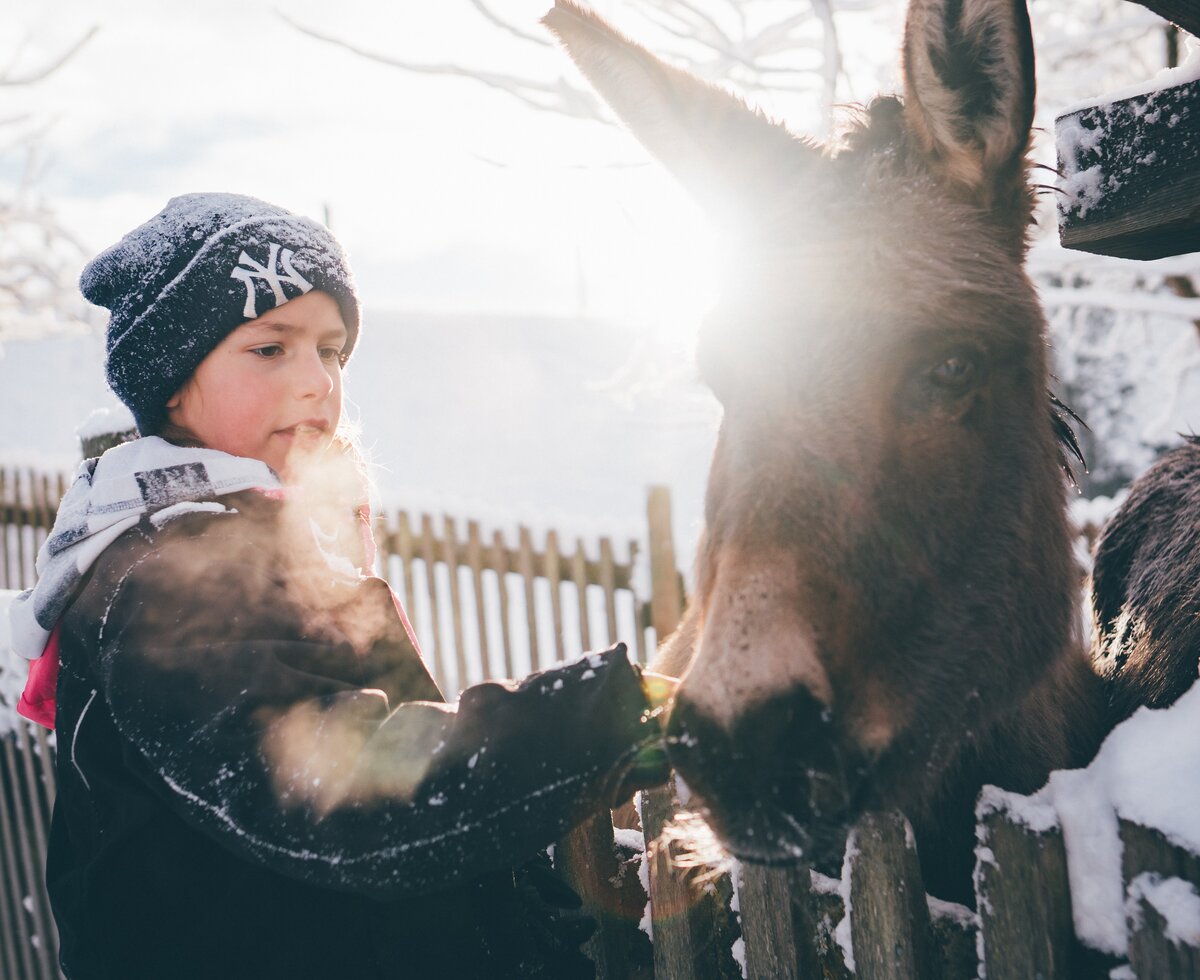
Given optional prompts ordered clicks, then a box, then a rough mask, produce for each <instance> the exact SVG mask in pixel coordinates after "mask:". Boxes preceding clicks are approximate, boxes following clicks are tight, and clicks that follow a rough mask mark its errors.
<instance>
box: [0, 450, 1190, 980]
mask: <svg viewBox="0 0 1200 980" xmlns="http://www.w3.org/2000/svg"><path fill="white" fill-rule="evenodd" d="M64 483H65V478H63V477H58V476H53V477H49V476H44V475H40V474H31V473H28V472H22V473H16V472H14V471H11V470H2V469H0V545H2V547H0V587H7V588H20V587H24V586H27V585H29V584H31V583H32V580H33V557H34V554H35V553H36V549H37V546H38V544H39V543H40V541H41V540H42V539H43V538H44V536H45V533H46V529H47V528H48V527H49V526H50V524H51V523H52V521H53V516H54V511H55V508H56V505H57V501H58V499H59V496H60V495H61V492H62V489H63V485H64ZM648 516H649V524H650V535H649V542H648V552H647V553H648V556H649V566H650V575H649V581H650V590H649V595H646V596H639V595H638V593H637V592H636V590H635V588H634V586H635V584H636V583H637V581H638V580H639V579H638V576H637V574H636V571H635V569H636V563H637V560H638V556H639V555H640V554H642V552H641V551H640V543H639V542H629V543H628V545H627V547H626V548H625V557H622V558H621V559H617V558H616V557H615V552H616V549H615V548H614V546H613V544H612V542H611V541H609V540H608V539H601V540H600V541H599V542H597V543H594V544H593V543H589V544H588V545H586V546H585V544H584V543H582V542H580V541H578V540H576V541H574V542H573V544H572V546H571V547H567V548H564V547H562V546H561V545H560V544H559V536H558V535H557V534H554V533H548V534H546V535H544V536H542V540H541V541H540V542H536V541H535V536H534V534H533V532H532V531H530V530H529V529H527V528H522V529H518V532H517V534H516V536H515V539H510V538H509V537H506V536H505V535H504V534H502V533H492V534H491V535H485V534H484V533H483V532H482V530H481V528H480V526H479V525H478V524H477V523H476V522H473V521H469V522H466V523H465V525H463V524H460V523H459V522H455V521H453V520H450V519H447V518H443V519H441V520H440V522H439V521H437V520H435V519H434V518H433V517H431V516H429V515H415V516H411V515H406V514H393V515H389V516H388V517H387V518H386V519H385V520H383V521H382V523H381V525H380V528H379V534H378V541H379V545H380V569H381V571H382V572H383V573H384V574H385V575H386V576H387V577H388V578H389V579H390V580H391V581H392V582H393V585H394V586H395V587H396V589H397V591H398V592H399V593H400V594H401V595H402V596H403V597H404V599H405V601H406V603H407V606H408V609H409V610H410V613H411V614H412V616H413V619H414V625H415V628H416V629H417V631H418V634H419V636H420V637H421V640H422V643H423V645H424V647H425V649H426V652H427V655H428V656H429V657H430V660H431V665H432V667H433V669H434V671H435V673H436V674H437V676H438V679H439V681H440V682H441V683H443V685H444V686H445V687H446V688H447V689H449V690H454V689H456V688H457V687H458V686H461V684H460V681H462V680H463V679H465V681H467V682H474V681H475V680H479V679H482V678H483V677H488V676H511V675H513V674H520V673H523V672H524V671H526V670H528V669H536V668H537V667H540V666H545V665H548V664H549V663H552V662H554V661H556V660H560V659H563V658H565V657H569V656H571V655H572V654H573V653H576V652H578V651H579V650H581V649H586V648H589V647H595V646H599V645H603V644H606V643H608V642H610V641H612V640H615V639H617V638H626V639H631V640H632V642H631V646H632V647H633V648H634V649H635V650H636V651H637V653H638V655H639V659H644V656H645V653H646V651H647V650H652V649H653V648H654V643H655V639H656V637H658V636H665V635H666V634H667V633H669V632H670V631H671V630H672V629H674V627H675V625H676V624H677V622H678V619H679V616H680V613H681V610H682V607H683V589H682V580H681V578H680V575H679V572H678V565H677V562H676V559H675V555H674V551H673V546H672V542H671V536H670V502H669V498H668V496H667V494H666V492H665V491H663V490H655V491H652V493H651V495H650V501H649V515H648ZM464 526H465V532H463V533H460V530H459V529H460V527H464ZM0 669H2V668H0ZM3 690H4V688H3V687H2V686H0V691H3ZM5 711H10V706H5V705H3V704H0V712H5ZM8 717H9V720H10V722H11V714H10V715H9V716H8ZM0 732H2V733H3V734H0V980H10V978H11V980H52V978H55V977H57V976H59V974H58V971H57V967H56V963H57V936H56V934H55V930H54V926H53V920H52V917H51V913H50V908H49V902H48V900H47V898H46V895H45V889H44V887H43V884H42V882H43V879H44V873H45V868H44V857H45V838H46V832H47V828H48V825H49V817H50V813H51V810H52V807H53V799H54V769H53V756H54V743H53V739H52V737H51V738H47V736H46V734H45V733H44V732H43V731H42V730H40V729H37V728H35V727H33V726H26V725H24V724H15V725H14V724H11V723H10V724H7V725H0ZM1181 778H1192V779H1195V778H1197V776H1196V774H1194V773H1192V774H1183V776H1182V777H1181ZM684 810H686V805H685V804H681V803H680V801H679V799H678V797H677V795H676V788H675V787H674V786H669V787H664V788H662V789H659V790H655V791H652V792H649V793H645V794H642V798H641V819H642V822H643V824H644V826H645V828H646V833H645V835H644V837H643V836H641V835H640V832H637V831H633V830H630V829H620V830H616V831H614V828H613V823H612V820H611V819H610V818H609V817H610V815H609V814H607V813H604V814H598V815H597V816H596V817H594V818H592V819H591V820H589V821H588V822H586V823H585V824H584V825H583V826H581V827H579V828H577V829H576V830H575V831H574V832H572V834H570V835H569V836H568V838H566V839H565V840H563V841H560V842H559V844H558V845H557V846H556V848H555V861H556V864H557V865H558V867H559V868H560V870H561V871H563V873H564V874H565V875H566V877H567V878H568V879H569V880H570V881H571V882H572V884H573V885H574V887H575V888H576V889H577V890H578V891H579V892H580V893H581V895H582V896H583V898H584V902H585V908H586V910H587V911H588V912H589V913H590V914H591V915H593V916H594V917H595V918H596V920H597V923H598V926H599V928H598V929H597V932H596V934H595V935H594V936H593V938H592V939H591V940H590V941H589V943H588V945H587V950H588V952H589V954H590V955H591V956H592V958H593V959H594V960H595V962H596V964H597V976H598V977H599V978H601V980H625V978H630V980H646V978H650V977H658V978H660V980H662V978H667V980H727V978H728V980H735V978H737V977H741V976H746V977H749V978H754V980H767V978H771V980H776V978H781V980H786V978H796V980H806V978H814V977H820V978H823V980H841V978H849V977H851V976H855V977H858V978H860V980H861V978H867V980H871V978H888V980H898V978H920V980H925V978H935V980H959V978H974V977H976V976H977V975H981V974H980V968H981V966H982V967H983V968H984V969H985V970H986V975H987V976H988V977H989V980H995V978H1021V980H1027V978H1029V977H1043V978H1046V980H1063V978H1072V980H1075V978H1079V977H1091V976H1095V977H1098V978H1099V977H1107V976H1108V975H1109V971H1110V970H1111V969H1112V968H1113V967H1118V966H1121V964H1120V962H1119V961H1117V960H1115V959H1113V958H1111V957H1104V956H1101V955H1099V954H1087V953H1085V952H1083V951H1081V948H1080V947H1079V945H1078V943H1077V941H1076V939H1075V931H1074V928H1073V923H1072V909H1071V893H1070V884H1069V879H1068V874H1067V864H1066V854H1065V849H1064V845H1063V839H1062V834H1061V832H1060V831H1059V830H1058V828H1057V827H1056V826H1053V825H1052V822H1050V823H1048V824H1047V825H1046V826H1044V827H1038V828H1037V829H1035V828H1031V827H1030V826H1029V825H1028V822H1023V821H1021V820H1018V819H1013V818H1012V816H1011V815H1010V814H1009V813H1007V812H1005V811H1004V810H1003V809H991V810H988V811H987V812H986V813H985V814H984V816H983V817H982V819H981V824H980V831H979V832H980V838H981V840H980V850H979V854H980V857H981V860H980V862H979V867H978V869H977V874H976V887H977V895H978V901H977V905H978V907H979V909H980V912H979V913H978V914H976V913H975V912H973V911H971V910H968V909H966V908H964V907H962V906H950V905H948V904H947V903H942V902H938V901H937V900H936V899H927V898H926V895H925V891H924V887H923V885H922V882H921V876H920V868H919V865H918V863H917V855H916V851H915V845H913V843H912V838H911V834H910V833H909V832H908V830H907V825H906V823H905V822H904V819H903V817H902V816H901V815H899V814H895V813H885V814H873V815H870V816H868V817H866V818H864V820H863V821H862V822H861V823H860V824H859V825H858V826H857V827H856V828H855V830H854V831H853V834H852V837H851V841H850V845H851V846H850V847H849V855H848V857H847V860H846V862H845V865H844V868H843V880H836V879H830V878H826V877H823V876H821V875H818V874H815V873H811V872H810V871H809V869H808V868H805V867H800V866H797V867H794V868H762V867H750V866H745V867H734V868H733V869H732V870H725V871H723V872H722V873H715V872H710V873H708V874H704V875H699V874H697V873H696V872H685V871H681V870H680V868H679V866H678V865H677V863H676V862H675V860H673V854H672V846H673V845H671V844H667V843H661V842H660V834H661V831H662V829H663V827H664V826H666V825H667V824H668V823H670V822H671V821H673V820H675V819H676V817H677V815H678V814H679V813H680V812H681V811H684ZM1121 837H1122V841H1123V843H1124V858H1123V860H1124V868H1123V882H1122V889H1123V892H1124V893H1125V895H1126V897H1127V899H1128V903H1127V909H1128V912H1129V917H1128V921H1127V923H1126V928H1127V930H1128V946H1129V956H1128V967H1127V972H1126V973H1125V974H1124V976H1125V977H1130V976H1134V977H1139V978H1142V980H1148V978H1154V980H1159V978H1164V980H1182V978H1197V977H1200V935H1198V936H1196V937H1193V939H1188V938H1187V937H1185V938H1184V940H1180V939H1179V938H1178V936H1174V938H1172V936H1173V934H1171V935H1169V933H1170V930H1169V929H1168V923H1167V922H1166V921H1165V919H1164V917H1163V915H1162V914H1160V912H1159V910H1158V909H1157V907H1156V906H1155V905H1154V903H1153V901H1151V900H1150V896H1151V894H1152V892H1153V889H1154V888H1157V887H1161V886H1162V885H1163V883H1164V882H1165V883H1167V884H1171V883H1173V882H1178V883H1180V884H1181V886H1182V887H1186V888H1191V889H1192V891H1193V893H1196V892H1200V856H1198V855H1196V854H1193V853H1190V852H1189V851H1186V850H1184V849H1182V848H1179V847H1177V846H1175V845H1173V844H1171V843H1170V842H1169V841H1167V840H1166V838H1165V837H1163V835H1162V834H1159V833H1158V832H1156V831H1154V830H1153V829H1150V828H1144V827H1140V826H1137V825H1135V824H1132V823H1128V822H1124V823H1122V825H1121ZM646 839H649V840H650V841H651V842H652V843H651V845H650V847H649V848H648V849H647V848H645V844H644V842H645V840H646ZM618 841H619V842H620V843H619V845H618ZM643 881H644V882H645V883H646V885H648V889H649V898H647V895H646V892H645V891H644V890H643V885H642V882H643ZM847 899H848V900H849V901H848V904H849V907H850V915H849V918H848V921H847V919H846V906H847ZM647 903H648V905H649V910H648V911H649V914H648V915H646V911H647ZM1197 903H1198V904H1197V908H1200V898H1197ZM643 920H646V921H648V923H649V925H650V930H649V931H652V932H653V943H651V941H650V939H649V937H648V935H647V932H646V931H644V930H643V929H642V928H639V923H640V922H642V921H643ZM850 957H852V959H853V967H854V972H851V970H850V968H849V964H848V959H849V958H850ZM1114 975H1115V976H1121V975H1122V974H1120V973H1118V974H1114Z"/></svg>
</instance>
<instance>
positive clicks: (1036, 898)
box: [976, 808, 1075, 980]
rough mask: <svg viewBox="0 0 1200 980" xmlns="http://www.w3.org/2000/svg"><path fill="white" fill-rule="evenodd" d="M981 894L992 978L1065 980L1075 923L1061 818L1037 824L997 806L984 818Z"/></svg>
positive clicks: (979, 874)
mask: <svg viewBox="0 0 1200 980" xmlns="http://www.w3.org/2000/svg"><path fill="white" fill-rule="evenodd" d="M981 824H982V828H983V830H982V834H981V843H982V844H983V845H984V846H985V847H986V851H983V850H981V851H980V852H979V853H980V854H981V858H980V861H979V867H978V871H977V876H976V881H977V887H976V891H977V896H976V900H977V903H978V906H979V919H980V929H981V930H982V933H983V943H982V946H983V955H984V960H985V962H986V964H987V975H988V978H989V980H1009V978H1011V980H1028V978H1029V977H1044V978H1045V980H1068V978H1069V977H1070V976H1071V953H1072V949H1073V947H1074V942H1075V927H1074V924H1073V922H1072V918H1071V891H1070V884H1069V881H1068V878H1067V852H1066V847H1065V846H1064V844H1063V837H1062V831H1061V830H1060V829H1059V827H1058V826H1057V824H1054V825H1052V826H1047V827H1045V828H1044V829H1032V828H1030V827H1029V826H1027V825H1026V824H1025V823H1023V822H1021V821H1020V820H1018V819H1014V818H1012V817H1010V815H1009V814H1008V813H1006V812H1005V810H1004V809H1003V808H1000V809H996V808H993V809H992V810H991V812H988V813H987V814H985V816H984V817H983V819H982V821H981Z"/></svg>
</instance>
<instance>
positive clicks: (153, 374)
mask: <svg viewBox="0 0 1200 980" xmlns="http://www.w3.org/2000/svg"><path fill="white" fill-rule="evenodd" d="M79 288H80V290H81V291H82V292H83V295H84V298H85V299H87V300H88V302H90V303H94V304H96V305H97V306H103V307H105V308H107V309H108V310H109V312H110V314H111V315H110V317H109V321H108V338H107V343H106V356H105V371H106V373H107V376H108V383H109V385H110V386H111V387H112V390H113V391H114V392H115V393H116V395H117V397H118V398H120V399H121V401H123V402H124V403H125V404H126V405H127V406H129V410H130V411H131V412H132V413H133V417H134V419H135V420H136V421H137V425H138V430H139V431H140V432H141V433H142V434H143V435H146V434H149V433H153V432H156V431H157V430H158V429H159V428H160V427H161V425H162V424H163V423H164V422H165V421H166V403H167V401H168V400H169V399H170V398H171V396H172V395H174V394H175V393H176V392H177V391H178V390H179V389H180V388H181V387H182V386H183V383H184V382H185V381H187V379H188V378H189V377H191V375H192V372H193V371H195V370H196V367H197V366H198V365H199V364H200V362H201V361H202V360H204V358H205V357H207V356H208V354H209V352H210V351H212V349H213V348H214V347H216V346H217V345H218V344H219V343H220V342H221V341H222V340H224V339H225V338H226V337H227V336H228V335H229V334H230V333H231V332H232V331H233V330H234V328H236V327H238V326H240V325H241V324H242V323H245V322H246V321H247V320H251V319H253V318H254V317H256V316H259V315H260V314H263V313H266V312H267V311H268V310H270V309H272V308H273V307H275V306H279V305H280V304H282V303H286V302H287V301H288V300H289V299H295V298H296V297H297V296H300V295H302V294H304V293H307V292H308V291H309V290H310V289H317V290H320V291H322V292H325V293H328V294H329V295H331V296H332V297H333V298H334V299H335V300H336V301H337V304H338V307H339V308H340V309H341V314H342V320H343V322H344V323H345V325H346V330H347V333H348V339H347V341H346V347H345V351H344V352H345V354H347V355H349V353H350V352H351V351H352V350H353V349H354V344H355V342H356V341H357V340H358V325H359V310H358V293H357V292H356V290H355V288H354V279H353V277H352V275H351V273H350V267H349V265H348V264H347V262H346V255H345V253H344V252H343V251H342V247H341V246H340V245H339V244H338V242H337V239H335V238H334V237H333V235H332V234H331V233H330V232H329V230H328V229H327V228H325V227H324V226H323V225H320V224H318V223H317V222H315V221H313V220H311V219H309V218H304V217H301V216H300V215H295V214H292V213H291V212H290V211H285V210H284V209H283V208H280V207H276V206H275V205H273V204H268V203H267V202H266V201H260V200H258V199H257V198H253V197H245V196H243V195H240V194H185V195H183V196H181V197H173V198H171V200H170V201H168V202H167V206H166V207H165V208H163V209H162V211H160V212H159V213H158V214H156V215H155V216H154V217H153V218H151V219H150V220H149V221H147V222H146V223H145V224H143V225H141V226H140V227H138V228H135V229H134V230H133V231H131V232H130V233H129V234H128V235H126V236H125V237H124V238H122V239H121V240H120V241H119V242H117V244H115V245H113V246H112V247H111V248H109V249H107V250H106V251H104V252H101V253H100V254H99V255H97V256H96V257H95V258H94V259H92V261H91V262H90V263H88V265H87V267H86V268H85V269H84V270H83V275H82V276H81V277H80V279H79Z"/></svg>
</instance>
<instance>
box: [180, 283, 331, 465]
mask: <svg viewBox="0 0 1200 980" xmlns="http://www.w3.org/2000/svg"><path fill="white" fill-rule="evenodd" d="M346 336H347V335H346V327H345V324H343V323H342V316H341V312H340V311H339V309H338V305H337V303H336V302H335V301H334V299H333V297H331V296H330V295H329V294H328V293H322V292H318V291H317V290H315V289H314V290H312V291H311V292H308V293H305V294H304V295H303V296H299V297H297V298H296V299H293V300H289V301H288V302H286V303H284V304H283V305H282V306H278V307H276V308H275V309H273V310H270V311H268V312H266V313H264V314H263V315H262V316H260V317H257V318H256V319H254V320H247V321H246V322H245V323H243V324H242V325H241V326H240V327H238V328H237V329H236V330H234V331H233V333H231V334H230V335H229V336H228V337H226V338H225V339H224V340H223V341H222V342H221V343H220V344H218V345H217V346H216V347H215V348H213V350H212V351H211V352H210V353H209V355H208V356H207V357H206V358H205V359H204V360H203V361H201V362H200V366H199V367H197V368H196V370H195V372H194V373H193V374H192V376H191V377H190V378H189V379H188V380H187V382H186V383H185V384H184V386H183V387H182V388H180V389H179V391H178V392H177V393H176V394H175V395H174V397H172V398H171V400H170V401H168V402H167V415H168V417H169V418H170V420H171V422H173V423H174V424H176V425H179V426H182V427H183V428H185V429H187V430H188V431H189V432H190V433H192V434H193V435H194V436H196V438H197V439H199V440H200V441H201V442H202V443H203V444H204V445H205V446H207V447H208V448H210V449H220V450H222V451H224V452H227V453H232V454H233V455H235V456H246V457H249V458H251V459H260V460H262V461H263V462H264V463H266V464H267V465H268V466H270V467H271V468H272V469H273V470H275V472H276V473H278V474H279V475H280V476H281V477H282V478H283V479H284V480H285V481H286V480H289V479H291V478H294V477H295V475H296V472H297V470H298V468H300V467H302V466H303V464H304V462H305V460H306V459H312V458H313V457H315V456H317V455H319V454H320V453H321V452H323V451H324V450H325V449H327V448H328V447H329V445H330V443H331V442H332V441H333V436H334V432H335V430H336V428H337V424H338V421H339V419H340V418H341V415H342V366H341V352H342V348H343V347H345V345H346Z"/></svg>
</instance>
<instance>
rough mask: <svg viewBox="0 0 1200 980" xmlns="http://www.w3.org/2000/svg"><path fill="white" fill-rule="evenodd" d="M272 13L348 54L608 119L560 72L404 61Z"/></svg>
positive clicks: (585, 116) (599, 106) (555, 108)
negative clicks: (546, 77) (539, 75)
mask: <svg viewBox="0 0 1200 980" xmlns="http://www.w3.org/2000/svg"><path fill="white" fill-rule="evenodd" d="M276 13H277V14H278V16H279V17H280V18H281V19H282V20H284V21H285V22H287V23H288V24H289V25H291V26H292V27H294V28H295V29H296V30H298V31H300V32H301V33H302V34H306V35H308V36H309V37H312V38H316V39H317V40H318V41H324V42H326V43H327V44H332V45H334V46H336V47H339V48H342V49H344V50H346V51H349V52H351V53H352V54H356V55H358V56H359V57H360V58H367V59H368V60H370V61H375V62H378V63H379V64H382V65H388V66H389V67H392V68H399V69H401V70H403V71H408V72H413V73H415V74H419V75H447V76H453V77H456V78H468V79H471V80H473V81H476V82H479V83H480V84H481V85H486V86H487V87H488V88H493V89H496V90H497V91H500V92H504V93H505V94H507V95H510V96H512V97H513V98H515V99H517V100H518V101H520V102H523V103H524V104H525V105H527V106H529V107H531V108H533V109H540V110H543V111H550V112H556V113H559V114H560V115H564V116H569V117H571V118H575V119H592V120H596V121H598V122H608V121H609V120H608V117H607V114H606V113H605V110H604V109H603V107H602V103H601V102H600V99H599V98H598V97H597V96H596V95H594V94H593V93H592V92H591V91H589V90H587V89H583V88H580V87H579V86H575V85H572V84H571V83H570V82H568V81H567V80H566V79H565V78H562V77H561V76H560V77H559V78H558V79H556V80H554V81H543V80H541V79H535V78H525V77H520V76H517V75H509V74H506V73H503V72H492V71H483V70H480V69H474V68H466V67H464V66H463V65H456V64H453V63H443V64H423V63H420V62H412V61H406V60H404V59H402V58H394V57H392V56H391V55H385V54H380V53H379V52H377V51H371V50H368V49H367V48H363V47H360V46H358V45H356V44H353V43H351V42H349V41H346V40H343V39H342V38H338V37H333V36H332V35H330V34H326V33H325V32H323V31H319V30H317V29H316V28H314V27H309V26H308V25H306V24H301V23H299V22H298V21H296V20H295V19H293V18H292V17H290V16H289V15H288V14H286V13H284V12H283V11H282V10H277V11H276Z"/></svg>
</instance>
